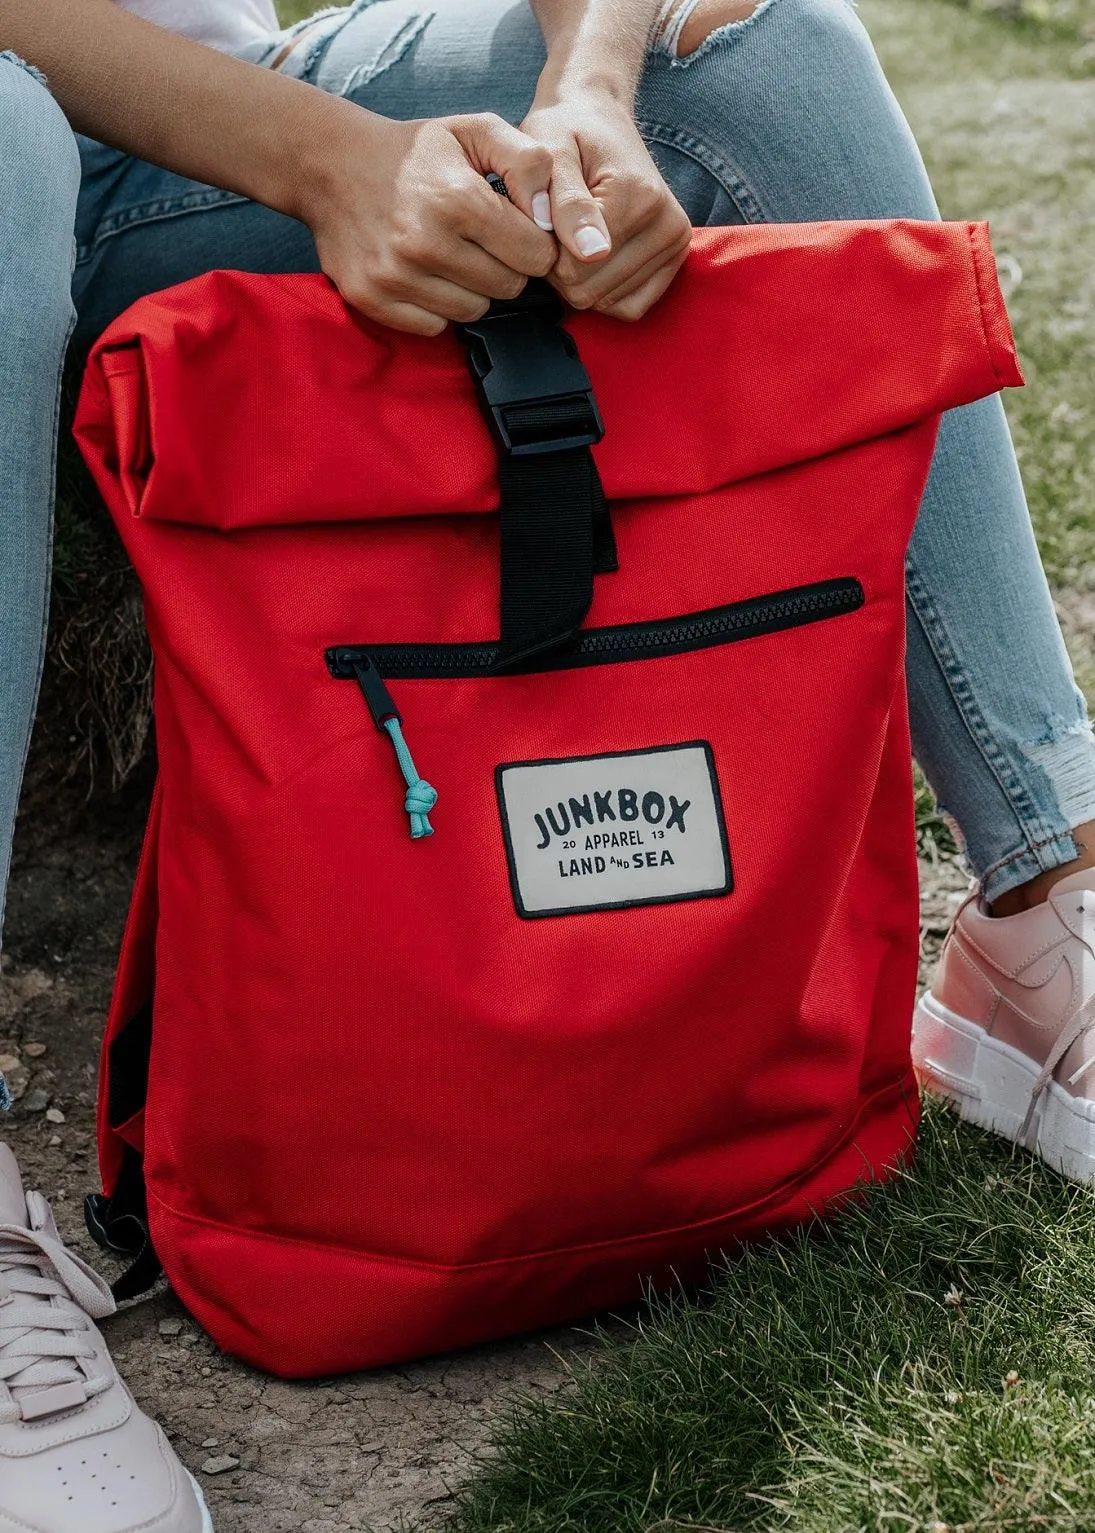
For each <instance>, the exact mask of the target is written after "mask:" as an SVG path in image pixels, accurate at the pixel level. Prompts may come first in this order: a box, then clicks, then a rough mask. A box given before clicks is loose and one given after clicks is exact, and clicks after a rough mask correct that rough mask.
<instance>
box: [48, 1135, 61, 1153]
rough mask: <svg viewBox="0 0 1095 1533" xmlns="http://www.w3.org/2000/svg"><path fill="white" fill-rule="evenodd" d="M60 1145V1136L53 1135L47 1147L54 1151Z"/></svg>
mask: <svg viewBox="0 0 1095 1533" xmlns="http://www.w3.org/2000/svg"><path fill="white" fill-rule="evenodd" d="M60 1143H61V1136H60V1134H54V1135H52V1136H51V1138H50V1141H49V1147H50V1149H51V1150H55V1149H56V1148H57V1146H58V1145H59V1144H60Z"/></svg>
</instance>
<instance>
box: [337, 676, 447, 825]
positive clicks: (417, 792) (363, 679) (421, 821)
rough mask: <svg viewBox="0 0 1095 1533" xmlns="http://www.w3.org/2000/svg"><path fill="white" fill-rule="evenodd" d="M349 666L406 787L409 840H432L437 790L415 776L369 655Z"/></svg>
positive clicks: (399, 723) (397, 715)
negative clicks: (432, 810)
mask: <svg viewBox="0 0 1095 1533" xmlns="http://www.w3.org/2000/svg"><path fill="white" fill-rule="evenodd" d="M352 663H353V668H354V675H355V676H356V677H357V684H358V686H359V687H360V688H361V693H362V696H363V697H364V699H365V702H366V704H367V705H368V709H369V712H370V713H371V714H372V716H373V723H374V724H375V725H376V727H377V729H379V730H381V731H382V732H383V733H384V734H386V735H387V736H388V738H389V739H390V740H391V742H392V745H393V747H394V749H395V758H396V760H397V761H398V762H399V770H400V771H401V772H402V773H403V780H404V782H405V783H406V784H407V796H406V798H405V799H404V801H403V807H404V809H406V811H407V814H408V816H409V818H410V822H411V838H412V840H414V841H419V840H421V838H422V837H423V836H432V835H433V826H432V825H431V824H430V822H429V819H428V818H427V817H428V815H429V812H430V810H431V809H432V808H433V806H434V805H435V804H436V803H437V790H436V788H431V787H430V784H429V783H428V782H426V780H425V778H423V777H419V775H418V768H417V767H416V766H415V764H414V760H413V758H412V756H411V753H410V751H409V750H408V749H407V742H406V740H404V738H403V719H402V717H401V715H400V712H399V709H398V708H397V707H396V705H395V702H394V700H393V698H392V694H391V693H390V692H389V691H388V688H387V687H386V686H385V685H384V678H383V676H381V674H380V672H379V671H378V670H377V668H376V665H375V663H374V662H373V660H372V659H371V658H370V657H369V656H368V655H355V656H354V659H353V662H352Z"/></svg>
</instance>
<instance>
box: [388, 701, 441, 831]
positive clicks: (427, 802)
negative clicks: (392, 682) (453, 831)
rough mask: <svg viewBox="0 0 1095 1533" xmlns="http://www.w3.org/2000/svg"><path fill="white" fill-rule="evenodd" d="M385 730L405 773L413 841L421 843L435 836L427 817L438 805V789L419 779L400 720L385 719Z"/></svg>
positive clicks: (405, 806)
mask: <svg viewBox="0 0 1095 1533" xmlns="http://www.w3.org/2000/svg"><path fill="white" fill-rule="evenodd" d="M384 728H385V729H386V730H387V732H388V734H389V735H390V736H391V741H392V744H393V745H394V746H395V754H396V759H397V760H398V762H399V770H400V771H401V772H402V773H403V780H404V782H405V783H406V784H407V796H406V798H405V799H404V800H403V807H404V809H406V811H407V814H408V816H409V818H410V822H411V839H412V840H414V841H420V840H421V839H422V837H423V836H432V835H433V826H432V825H431V824H430V822H429V820H428V819H427V818H426V816H427V815H428V814H429V812H430V810H431V809H432V808H433V806H434V805H435V804H436V803H437V789H436V788H433V787H431V786H430V784H429V783H428V782H427V781H426V779H425V778H424V777H419V775H418V768H417V767H416V766H415V764H414V760H413V758H412V756H411V753H410V751H409V750H408V749H407V742H406V740H404V738H403V731H402V729H401V728H400V724H399V720H398V719H385V720H384Z"/></svg>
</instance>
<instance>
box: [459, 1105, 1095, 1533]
mask: <svg viewBox="0 0 1095 1533" xmlns="http://www.w3.org/2000/svg"><path fill="white" fill-rule="evenodd" d="M1093 1215H1095V1195H1092V1194H1091V1193H1089V1192H1086V1191H1080V1190H1078V1189H1075V1188H1073V1187H1070V1186H1069V1185H1068V1184H1067V1183H1065V1182H1063V1181H1062V1180H1061V1179H1060V1178H1058V1177H1056V1176H1054V1175H1053V1174H1052V1173H1051V1172H1049V1171H1047V1170H1046V1169H1045V1168H1044V1167H1042V1166H1041V1164H1040V1163H1039V1162H1036V1161H1035V1160H1033V1159H1032V1158H1031V1157H1026V1156H1023V1157H1021V1158H1014V1159H1013V1158H1012V1157H1011V1156H1010V1155H1009V1154H1008V1152H1007V1151H1006V1150H1004V1149H1003V1148H1002V1147H1001V1146H1000V1145H999V1143H998V1142H997V1141H995V1140H992V1139H990V1137H989V1136H987V1135H981V1134H978V1133H975V1132H972V1131H969V1130H963V1129H960V1128H958V1126H957V1125H956V1124H955V1122H954V1120H953V1119H952V1118H951V1117H950V1116H949V1115H948V1114H946V1113H945V1112H944V1111H943V1110H942V1109H936V1110H933V1111H931V1112H929V1113H928V1115H927V1117H926V1121H925V1124H924V1129H923V1132H922V1136H921V1143H920V1151H919V1160H918V1164H917V1166H916V1167H915V1169H913V1170H911V1171H909V1172H907V1173H905V1174H903V1175H902V1176H901V1177H900V1178H899V1180H898V1181H897V1182H896V1183H893V1184H891V1185H890V1186H889V1187H888V1188H886V1189H876V1190H874V1191H872V1192H871V1193H869V1194H868V1195H867V1196H866V1198H865V1199H864V1200H863V1201H862V1202H860V1203H857V1204H856V1205H854V1206H852V1207H851V1208H849V1209H848V1210H847V1211H846V1212H845V1213H844V1214H843V1215H842V1217H841V1218H840V1219H839V1221H838V1222H837V1223H836V1224H835V1225H833V1226H832V1227H831V1228H830V1229H829V1230H827V1231H824V1232H823V1231H820V1230H818V1231H815V1232H813V1233H812V1234H811V1233H805V1232H800V1233H799V1234H796V1235H794V1236H791V1237H788V1238H786V1239H784V1240H782V1241H780V1242H779V1243H776V1244H774V1245H771V1246H769V1247H767V1248H758V1249H754V1250H752V1251H749V1252H747V1253H746V1254H745V1255H744V1256H743V1257H741V1258H740V1259H738V1260H736V1261H734V1262H732V1263H730V1264H728V1265H727V1266H726V1267H725V1269H724V1270H722V1271H721V1272H719V1273H718V1274H717V1275H716V1277H715V1279H714V1281H713V1284H712V1288H711V1291H710V1293H709V1294H708V1295H707V1296H705V1297H704V1298H703V1300H702V1301H700V1302H694V1301H688V1300H686V1299H684V1298H681V1297H679V1296H677V1297H671V1298H669V1299H660V1300H655V1301H653V1302H652V1303H651V1305H650V1306H649V1309H648V1312H647V1313H646V1314H645V1315H644V1317H643V1318H642V1320H641V1322H640V1323H639V1324H637V1325H635V1326H634V1328H633V1329H632V1330H631V1331H630V1332H629V1333H628V1334H627V1335H626V1336H625V1337H624V1338H623V1339H621V1338H620V1337H619V1336H618V1335H617V1336H616V1337H614V1338H612V1339H609V1340H608V1341H607V1342H606V1345H605V1347H604V1348H603V1350H600V1351H598V1352H597V1353H595V1354H594V1355H593V1356H592V1357H591V1358H590V1359H589V1360H587V1361H583V1362H581V1363H579V1364H576V1365H573V1368H574V1371H573V1375H572V1378H571V1380H570V1382H569V1385H568V1386H567V1387H565V1390H564V1394H563V1397H562V1399H561V1400H557V1401H555V1402H554V1403H548V1404H545V1403H543V1402H541V1401H529V1402H527V1403H524V1404H522V1405H519V1406H518V1407H517V1408H516V1410H515V1411H514V1413H513V1415H512V1418H511V1420H510V1421H509V1422H508V1423H507V1424H506V1425H504V1426H503V1428H502V1430H501V1432H500V1434H499V1438H498V1445H497V1446H498V1456H496V1457H493V1458H492V1459H490V1460H488V1461H487V1462H486V1463H485V1464H484V1466H483V1467H482V1470H481V1472H480V1474H479V1475H478V1477H477V1478H475V1479H474V1480H473V1482H472V1484H471V1485H470V1487H469V1488H467V1489H465V1490H464V1491H463V1493H462V1494H461V1496H460V1498H459V1503H458V1508H457V1510H456V1512H455V1514H454V1516H453V1519H452V1521H451V1524H450V1528H451V1530H452V1533H457V1530H459V1533H488V1530H490V1533H509V1530H522V1533H531V1530H536V1533H587V1530H588V1533H672V1530H682V1533H683V1530H695V1529H705V1530H706V1529H710V1530H715V1529H717V1530H720V1533H721V1530H741V1533H745V1530H758V1533H759V1530H762V1529H763V1530H769V1529H771V1530H774V1529H791V1530H801V1533H850V1530H853V1529H854V1530H860V1529H862V1530H878V1533H883V1530H886V1533H889V1530H894V1533H896V1530H901V1533H914V1530H915V1533H943V1530H944V1529H951V1530H954V1533H958V1530H962V1533H966V1530H969V1533H973V1530H977V1533H1016V1530H1019V1529H1032V1530H1033V1529H1062V1530H1063V1529H1069V1530H1081V1529H1090V1528H1095V1399H1093V1398H1092V1394H1093V1389H1092V1377H1093V1375H1092V1369H1093V1365H1095V1284H1093V1283H1092V1275H1093V1274H1095V1217H1093Z"/></svg>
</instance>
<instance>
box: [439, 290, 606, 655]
mask: <svg viewBox="0 0 1095 1533" xmlns="http://www.w3.org/2000/svg"><path fill="white" fill-rule="evenodd" d="M562 315H563V307H562V304H561V302H560V300H559V298H558V296H557V295H556V293H555V292H553V290H552V289H551V288H550V287H549V286H548V285H547V283H546V282H530V283H529V284H528V285H527V287H526V288H525V290H524V292H523V293H522V294H521V296H520V297H519V298H515V299H513V300H512V301H507V302H498V303H493V304H491V306H490V309H489V310H488V312H487V313H486V314H485V315H484V316H483V318H482V319H480V320H476V321H474V323H472V324H468V325H463V326H461V327H460V329H461V333H462V335H463V337H464V339H465V341H466V342H467V344H468V348H469V357H468V360H469V364H470V366H471V369H472V373H473V375H474V377H475V379H476V382H477V383H478V385H479V390H480V395H481V398H482V400H483V404H484V406H485V408H486V413H487V419H488V421H489V423H490V426H491V430H492V433H493V435H494V439H495V444H496V446H497V448H498V453H499V471H498V477H499V485H500V489H501V624H500V628H501V646H500V653H499V659H498V669H500V670H513V669H515V668H518V667H519V666H521V665H522V664H523V663H524V662H525V661H528V660H530V659H532V658H533V657H534V656H537V655H541V654H543V653H544V652H545V651H549V650H553V649H557V648H559V647H561V646H563V645H565V644H566V643H567V642H568V641H569V640H571V639H572V638H573V637H574V635H575V634H576V633H577V631H578V629H579V628H580V627H581V625H582V622H583V621H584V619H585V616H586V613H587V612H588V611H589V606H590V603H591V602H592V600H593V575H594V572H595V571H596V572H598V573H600V572H603V571H611V570H615V569H616V568H617V558H616V546H615V539H614V538H613V534H612V523H611V520H610V517H609V511H608V504H607V502H606V500H605V496H604V490H603V489H602V487H601V480H600V476H599V475H598V473H597V466H596V464H595V463H594V461H593V454H592V453H591V451H590V448H591V447H592V445H593V444H594V443H595V442H599V441H600V439H601V437H602V436H603V435H604V426H603V424H602V422H601V416H600V411H599V410H598V408H597V401H596V399H595V397H594V394H593V388H592V385H591V383H590V381H589V374H588V373H587V372H586V370H585V368H584V367H583V365H582V361H581V358H580V357H579V356H578V351H577V348H576V346H575V344H574V341H573V339H572V338H571V336H570V335H569V334H568V333H567V332H566V331H565V330H564V329H563V327H562V324H561V323H560V321H561V320H562Z"/></svg>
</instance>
